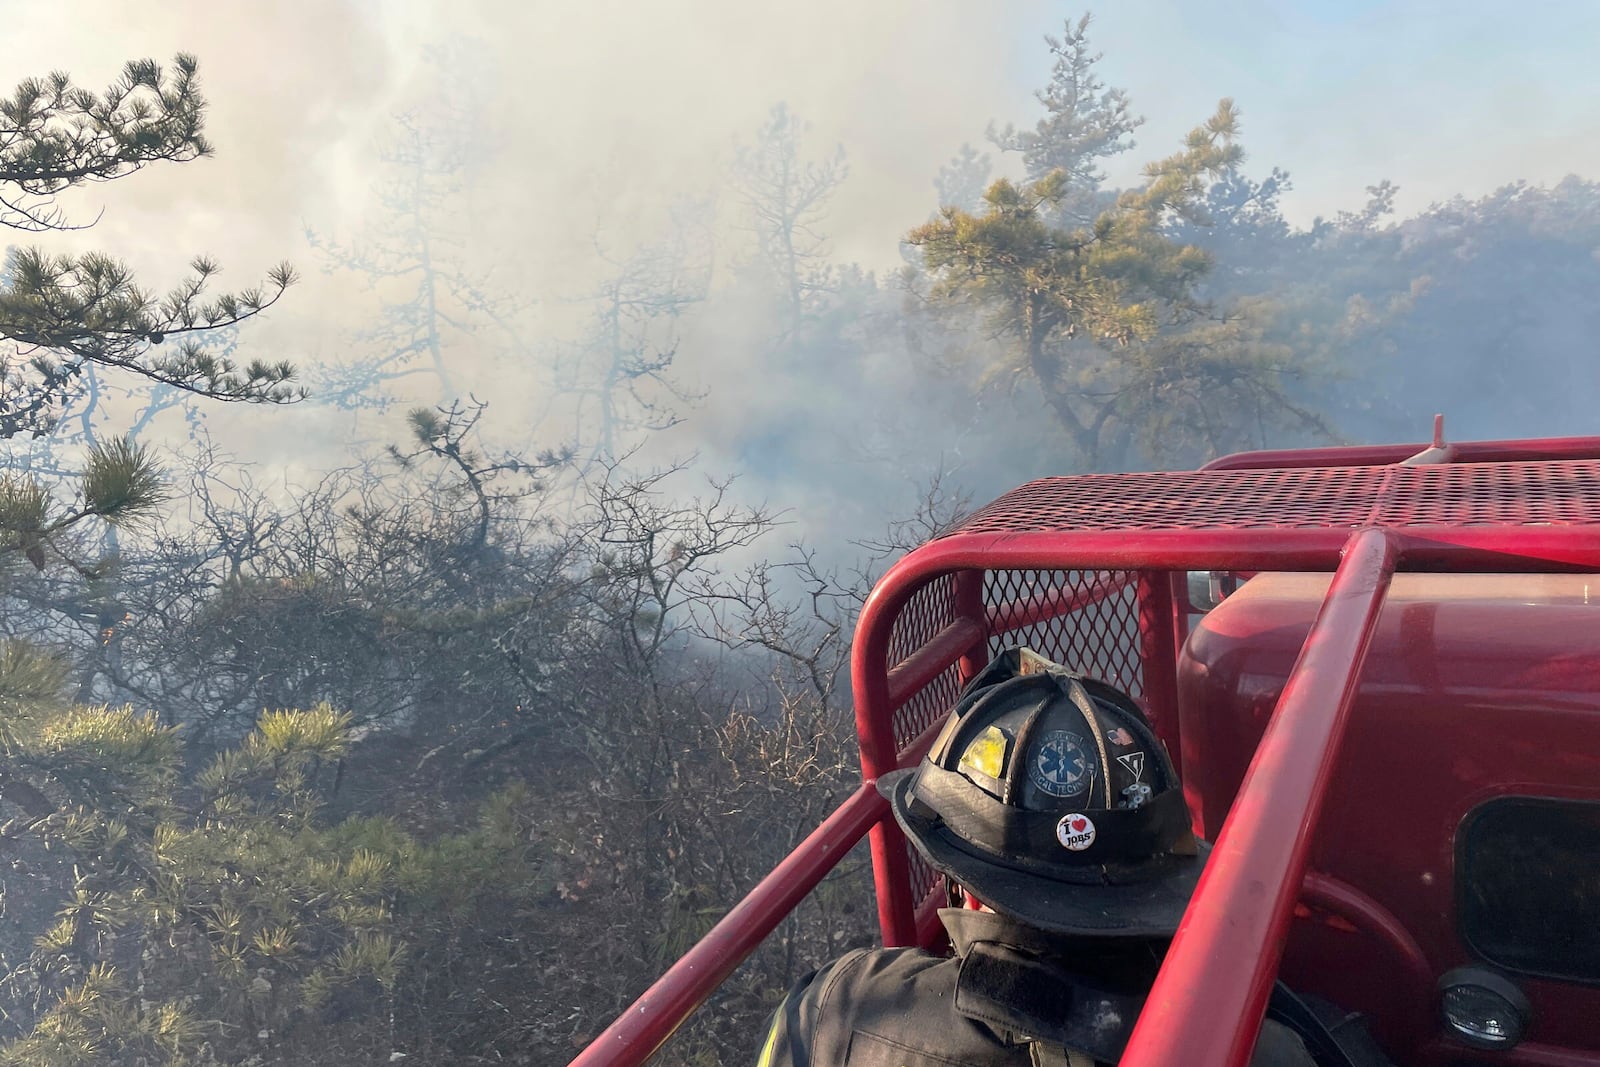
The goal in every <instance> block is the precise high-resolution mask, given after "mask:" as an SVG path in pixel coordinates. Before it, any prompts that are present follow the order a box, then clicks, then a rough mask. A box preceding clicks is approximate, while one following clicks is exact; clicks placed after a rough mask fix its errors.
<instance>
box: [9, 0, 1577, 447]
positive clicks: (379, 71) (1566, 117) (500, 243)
mask: <svg viewBox="0 0 1600 1067" xmlns="http://www.w3.org/2000/svg"><path fill="white" fill-rule="evenodd" d="M1081 10H1082V9H1081V8H1079V7H1077V6H1075V5H1073V6H1066V5H1061V4H1056V3H1045V2H1041V0H1006V2H998V3H982V4H980V3H977V2H975V0H968V2H957V0H871V2H868V3H862V2H861V0H811V2H809V3H806V4H798V5H796V4H775V3H751V2H750V0H674V2H669V0H653V2H646V0H626V2H624V0H559V2H555V0H521V2H516V3H512V2H509V0H448V2H446V0H389V2H379V0H361V2H358V0H274V2H271V3H258V4H244V3H238V2H234V0H224V2H222V3H217V2H215V0H207V2H200V0H160V2H158V3H154V4H141V5H130V4H128V3H126V2H125V0H56V2H53V3H41V2H37V0H0V26H4V28H5V32H4V33H3V35H0V83H15V81H17V80H19V79H20V78H22V77H24V76H26V75H29V74H40V73H45V72H47V71H49V70H51V69H56V68H60V69H67V70H70V71H71V72H72V73H73V74H74V75H76V76H77V77H79V78H80V79H81V80H82V81H83V82H85V83H86V84H89V85H91V86H98V85H101V84H103V83H105V82H107V81H109V80H110V79H111V78H112V77H113V76H114V75H115V74H116V72H117V70H118V68H119V66H120V63H121V61H122V60H124V59H126V58H129V57H138V56H154V57H158V58H163V57H169V56H170V55H171V54H172V53H174V52H176V51H179V50H187V51H192V52H194V53H196V54H197V55H198V56H199V57H200V60H201V64H202V76H203V78H204V82H205V86H206V91H207V94H208V96H209V97H210V99H211V101H212V108H211V112H210V119H209V132H210V134H211V136H212V138H213V140H214V141H215V142H216V145H217V154H216V156H215V158H213V159H211V160H207V161H204V162H202V163H198V164H195V165H192V166H184V167H157V168H152V169H151V170H150V171H149V172H147V173H145V174H141V175H138V176H135V177H133V178H131V179H129V180H126V181H119V182H116V183H113V184H111V185H106V186H98V187H94V188H91V189H89V190H86V191H83V192H82V193H81V194H77V195H75V197H74V198H73V199H72V200H71V201H69V204H68V206H69V207H72V208H74V209H75V210H77V212H78V214H79V217H80V218H87V217H92V216H93V214H94V213H95V212H96V211H99V210H100V209H102V208H103V209H104V211H105V215H104V221H103V222H101V224H100V225H99V226H98V227H96V228H95V229H93V230H91V231H89V232H87V233H84V234H79V235H65V236H60V237H56V238H52V240H55V241H60V242H62V243H63V244H72V243H78V244H82V245H98V246H102V247H105V248H107V249H108V250H109V251H112V252H114V253H116V254H118V255H121V256H124V257H126V258H127V259H129V260H130V261H132V263H133V265H134V266H135V267H136V268H137V269H138V270H139V271H140V272H141V277H145V278H147V279H149V280H150V281H151V282H152V283H154V284H158V285H159V284H161V283H164V282H165V281H167V280H168V279H171V278H173V277H174V276H175V274H176V272H178V271H180V270H181V269H182V267H183V264H184V263H185V262H186V261H187V260H188V259H189V258H190V257H191V256H192V255H193V254H195V253H197V252H206V253H210V254H213V255H215V256H216V257H217V258H219V259H220V260H221V261H222V263H223V264H224V266H225V267H226V269H227V274H226V279H227V280H228V281H229V282H231V283H234V284H242V283H246V282H248V281H250V280H252V279H253V278H255V277H258V276H259V272H260V271H262V270H263V269H265V268H266V267H267V266H269V265H270V264H272V263H274V262H276V261H278V260H280V259H289V260H292V261H294V262H295V263H296V264H297V265H299V266H300V267H301V270H302V273H303V274H304V275H305V276H306V282H305V283H304V284H303V285H301V286H299V287H297V288H296V290H294V291H293V293H292V294H291V296H290V299H289V302H288V303H287V304H286V305H285V306H284V307H283V308H282V309H275V310H274V312H273V313H272V314H271V315H269V316H267V317H266V319H265V320H264V321H263V322H262V323H261V324H260V325H259V326H255V327H252V329H251V332H250V333H249V334H248V344H249V346H250V354H252V355H255V354H263V355H272V356H274V357H276V356H279V355H290V356H293V357H295V358H300V359H308V358H309V359H327V360H336V359H338V358H339V353H340V351H341V350H342V348H343V346H345V345H347V344H348V343H349V337H350V334H351V331H352V329H353V327H354V325H355V324H354V323H352V322H351V321H350V320H351V319H353V318H358V316H357V315H356V314H354V313H353V311H352V308H353V307H354V306H355V305H353V304H352V303H351V301H352V300H353V299H355V297H354V296H353V295H352V290H351V288H350V286H351V282H350V280H349V279H345V280H343V281H341V280H340V279H339V278H337V277H334V278H329V277H327V276H324V275H322V274H321V272H320V267H321V266H322V264H321V262H320V261H319V260H318V257H317V256H316V255H315V254H314V253H313V252H312V251H311V249H310V248H309V246H308V245H307V243H306V239H305V231H306V228H307V227H310V228H312V229H315V230H317V231H318V232H320V233H323V234H325V235H328V236H332V237H338V238H342V239H348V238H349V237H350V236H351V235H356V234H359V233H360V232H361V231H362V227H363V226H364V224H365V223H367V222H368V221H369V216H370V215H371V214H372V213H373V207H372V205H373V198H372V193H371V191H372V188H373V185H374V182H375V181H376V180H377V177H378V175H379V173H380V166H379V159H378V148H377V146H378V145H379V143H380V142H381V141H382V139H383V137H384V136H386V132H387V131H389V130H390V129H392V127H391V124H390V119H391V116H392V115H393V114H394V113H395V112H396V111H398V110H400V109H402V108H403V107H405V106H407V105H409V104H415V103H417V102H418V101H419V100H425V99H427V98H428V97H430V96H433V95H437V94H438V93H439V92H441V91H442V90H441V89H440V88H439V87H438V86H437V85H429V84H427V83H426V81H425V77H426V76H427V75H428V68H427V66H426V64H425V63H424V61H423V56H424V52H425V50H426V49H427V48H428V47H429V46H431V45H435V44H438V43H441V42H455V43H456V44H457V46H458V51H457V53H456V54H457V55H458V56H459V57H465V58H459V59H458V60H457V64H458V66H457V67H455V68H452V69H453V70H454V72H455V76H454V77H453V78H452V79H451V81H450V84H448V85H447V86H446V87H445V90H443V91H448V92H449V93H451V94H454V95H456V96H458V97H460V98H461V99H463V100H466V101H468V102H469V105H470V106H471V107H472V108H474V109H475V112H476V114H477V115H478V122H479V129H478V130H477V131H476V132H475V136H476V137H477V138H478V140H477V142H476V147H475V157H474V172H475V175H476V177H475V181H476V182H477V186H478V188H477V195H476V196H474V197H472V198H464V199H463V208H464V210H465V216H464V218H463V219H462V220H460V225H461V226H462V227H463V228H464V232H465V233H466V234H467V235H468V243H469V244H470V246H471V247H470V248H469V249H468V254H470V255H471V256H473V257H475V258H476V260H477V264H476V265H477V266H478V267H480V268H481V269H482V270H484V271H485V272H487V273H490V274H492V275H494V280H495V281H496V283H497V284H499V285H501V286H502V287H505V288H508V289H510V290H513V291H515V292H517V293H519V294H521V295H523V296H525V297H526V298H527V299H528V300H529V301H531V302H533V303H535V304H537V306H538V314H539V315H540V316H542V317H541V318H540V320H539V321H540V323H541V329H550V330H552V331H555V330H556V329H557V326H556V324H560V323H562V322H564V321H565V320H567V319H570V318H571V317H572V316H573V314H574V312H573V310H572V309H573V307H574V304H573V298H574V297H577V296H581V295H583V294H584V293H585V292H586V291H587V286H589V285H590V284H591V279H592V278H593V277H594V275H595V272H596V271H597V270H598V269H600V268H599V266H598V260H597V258H596V255H595V251H596V246H597V243H598V244H600V245H602V246H603V247H604V248H606V250H608V251H610V252H612V253H613V254H616V255H624V256H625V255H626V254H627V252H628V251H629V249H628V247H627V246H628V245H629V243H630V242H631V241H633V240H635V239H637V236H638V234H639V233H641V232H643V231H644V230H645V229H647V228H648V227H649V226H651V225H653V224H654V223H655V222H657V221H659V219H660V217H661V215H662V213H663V209H664V207H665V205H667V204H668V203H670V202H672V201H673V200H674V199H677V198H681V197H685V196H687V197H696V198H698V197H708V196H710V197H715V196H721V197H722V198H723V200H724V201H726V200H727V191H726V186H725V184H724V182H725V177H726V174H727V169H728V164H729V161H730V160H731V158H732V155H733V146H734V144H735V141H736V139H738V138H741V137H743V138H748V137H749V136H750V135H751V134H752V132H753V131H754V130H755V129H756V127H757V126H758V124H759V123H760V121H761V120H762V118H763V116H765V115H766V113H767V112H768V110H769V108H770V107H771V106H772V105H773V104H774V103H776V102H779V101H785V102H787V104H788V105H789V106H790V107H791V109H792V110H793V111H795V112H796V113H798V114H800V115H802V116H804V117H805V118H806V119H808V120H809V121H810V122H811V123H812V141H811V144H812V147H813V148H814V149H815V151H817V152H819V153H821V152H825V151H827V150H829V149H830V148H831V147H832V146H834V145H843V147H844V149H845V151H846V152H847V154H848V157H849V165H850V178H849V180H848V182H847V183H846V185H845V186H844V187H843V188H842V189H841V190H840V191H839V193H838V195H837V196H836V198H835V200H834V201H833V204H832V208H831V216H830V219H829V221H828V224H827V228H828V230H829V231H830V233H831V235H832V237H833V240H834V247H835V251H836V254H837V256H838V257H839V258H841V259H845V260H855V261H859V262H862V263H864V264H867V265H868V266H871V267H885V266H889V267H892V266H894V265H895V264H896V263H897V262H898V257H897V250H896V242H897V239H898V238H899V236H900V235H902V234H903V233H904V232H905V231H906V230H907V229H908V228H909V227H911V226H913V225H915V224H917V223H918V222H920V221H921V220H922V219H923V218H925V217H926V215H927V213H928V212H929V211H930V210H932V208H933V207H934V206H935V204H934V194H933V187H932V179H933V177H934V175H935V173H936V172H937V170H938V168H939V166H940V165H941V164H942V163H943V162H944V161H946V160H947V159H949V158H950V156H951V155H952V154H953V153H954V152H955V151H956V150H957V149H958V148H959V146H960V145H961V144H962V142H964V141H970V142H972V143H974V144H977V145H979V146H982V144H983V137H984V129H985V126H986V125H987V124H988V122H989V121H990V120H997V121H999V122H1001V123H1004V122H1007V121H1012V122H1016V123H1018V124H1019V125H1026V124H1030V123H1031V122H1033V121H1034V120H1035V118H1036V117H1037V107H1036V105H1035V103H1034V102H1033V101H1032V99H1031V93H1032V91H1033V90H1034V89H1035V88H1037V87H1038V86H1039V85H1041V84H1043V82H1044V81H1045V79H1046V78H1047V76H1048V71H1049V66H1050V59H1049V56H1048V54H1047V52H1046V50H1045V48H1044V46H1043V44H1042V42H1041V40H1040V38H1041V36H1042V35H1043V34H1045V33H1056V32H1059V30H1060V27H1061V24H1062V21H1063V19H1065V18H1066V17H1068V16H1070V15H1075V14H1077V13H1079V12H1080V11H1081ZM1092 34H1093V39H1094V41H1095V43H1096V44H1097V46H1098V47H1099V48H1100V49H1101V50H1102V51H1103V52H1104V53H1105V55H1106V58H1105V60H1104V63H1103V66H1102V70H1103V74H1104V77H1105V78H1106V80H1107V81H1108V82H1109V83H1110V84H1112V85H1116V86H1120V87H1122V88H1124V89H1126V90H1127V92H1128V93H1129V94H1130V96H1131V98H1132V100H1133V103H1134V107H1135V109H1136V110H1137V111H1138V113H1140V114H1142V115H1144V116H1146V117H1147V118H1148V122H1147V124H1146V125H1145V126H1144V127H1143V128H1142V129H1141V130H1140V131H1139V133H1138V147H1137V149H1136V150H1135V151H1134V152H1132V153H1130V154H1129V155H1128V156H1126V157H1124V159H1123V160H1122V161H1119V162H1118V164H1117V165H1116V166H1115V167H1114V168H1113V176H1114V177H1118V178H1124V179H1130V178H1132V177H1133V176H1134V175H1136V174H1137V171H1138V167H1139V166H1140V165H1141V164H1142V162H1143V161H1145V160H1146V159H1150V158H1154V157H1157V156H1162V155H1166V154H1169V153H1170V152H1172V151H1173V150H1174V149H1175V148H1176V146H1177V145H1178V143H1179V141H1180V139H1181V137H1182V135H1183V133H1184V132H1185V131H1186V130H1187V129H1189V128H1190V127H1191V126H1193V125H1194V124H1195V123H1197V122H1199V121H1201V120H1203V119H1204V118H1205V117H1206V116H1208V115H1209V114H1210V113H1211V112H1212V110H1213V109H1214V107H1215V105H1216V102H1217V100H1218V99H1219V98H1220V97H1222V96H1232V97H1233V98H1234V99H1235V100H1236V101H1237V103H1238V105H1239V107H1240V108H1241V109H1242V112H1243V134H1244V144H1245V147H1246V149H1247V151H1248V152H1249V155H1250V164H1249V168H1250V169H1251V170H1252V172H1254V173H1257V174H1263V173H1265V172H1266V171H1267V170H1268V169H1270V168H1271V167H1272V166H1281V167H1283V168H1285V169H1287V170H1288V171H1290V173H1291V174H1292V176H1293V179H1294V182H1295V189H1294V191H1293V192H1292V193H1291V194H1290V195H1289V196H1288V197H1286V198H1285V208H1286V210H1287V211H1288V213H1289V214H1290V216H1291V217H1292V218H1293V219H1295V220H1296V221H1299V222H1302V223H1304V222H1309V221H1310V220H1311V218H1312V217H1314V216H1316V215H1319V214H1331V213H1334V212H1336V211H1338V210H1340V209H1354V208H1357V207H1359V206H1360V205H1361V203H1362V202H1363V201H1364V199H1365V193H1364V192H1363V189H1364V187H1365V186H1367V185H1369V184H1372V183H1374V182H1376V181H1378V180H1380V179H1383V178H1388V179H1391V180H1393V181H1395V182H1396V183H1398V185H1399V186H1400V188H1401V195H1400V198H1399V205H1400V208H1401V210H1402V211H1404V212H1412V211H1416V210H1419V209H1421V208H1423V207H1425V206H1426V205H1427V204H1428V203H1429V202H1431V201H1434V200H1438V199H1442V198H1447V197H1449V196H1451V195H1454V194H1456V193H1466V194H1469V195H1477V194H1482V193H1484V192H1487V191H1489V190H1490V189H1492V188H1494V187H1495V186H1497V185H1499V184H1502V183H1504V182H1507V181H1511V180H1514V179H1517V178H1525V179H1529V180H1531V181H1534V182H1554V181H1556V180H1559V179H1560V178H1561V177H1562V176H1564V175H1565V174H1568V173H1571V172H1577V173H1580V174H1584V175H1587V176H1591V177H1594V176H1600V64H1596V63H1594V61H1593V57H1594V56H1595V55H1600V4H1595V3H1589V2H1584V3H1564V4H1556V3H1543V4H1541V3H1536V2H1525V3H1522V4H1519V5H1516V6H1515V7H1514V8H1507V7H1506V6H1505V5H1501V4H1489V3H1487V2H1482V0H1455V2H1452V3H1448V4H1445V3H1439V4H1431V3H1430V4H1423V3H1408V4H1380V3H1373V2H1368V0H1353V2H1346V3H1331V2H1325V0H1316V2H1304V3H1298V4H1295V3H1274V2H1269V0H1243V2H1235V3H1210V4H1200V3H1194V2H1192V0H1119V2H1118V3H1116V4H1115V5H1103V8H1102V10H1100V11H1098V12H1097V13H1096V25H1095V27H1094V29H1093V31H1092ZM463 41H465V42H466V44H465V45H461V44H460V42H463ZM597 234H598V239H597ZM737 341H738V339H737V338H734V339H732V340H728V339H724V343H725V344H727V345H728V346H729V348H728V354H727V355H718V356H717V357H716V358H717V359H728V360H731V359H733V358H735V357H736V356H737V355H738V354H739V352H738V351H737ZM708 365H710V366H711V367H712V368H713V372H715V367H716V362H715V360H712V361H711V363H710V364H708ZM230 418H235V419H238V420H240V421H241V423H242V424H244V425H246V426H259V427H260V428H261V432H262V433H263V434H267V433H273V432H275V430H276V432H281V428H282V427H283V426H284V425H287V423H285V421H284V420H283V417H282V415H281V413H275V412H244V413H237V414H234V415H230ZM297 419H298V420H299V424H301V425H305V424H307V422H308V420H311V419H312V416H310V415H301V416H297ZM324 422H325V420H324ZM319 425H320V424H319ZM327 432H328V433H329V435H330V436H329V438H328V439H329V441H330V442H331V441H332V436H331V435H332V434H333V433H334V431H333V430H332V428H329V429H328V430H327ZM299 433H300V431H298V430H297V431H296V434H299Z"/></svg>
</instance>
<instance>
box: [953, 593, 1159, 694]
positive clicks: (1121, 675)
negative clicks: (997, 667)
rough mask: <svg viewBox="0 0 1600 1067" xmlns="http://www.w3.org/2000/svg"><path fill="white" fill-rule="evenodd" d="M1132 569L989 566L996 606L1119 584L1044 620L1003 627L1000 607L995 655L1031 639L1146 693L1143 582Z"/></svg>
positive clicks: (1045, 650) (1066, 661)
mask: <svg viewBox="0 0 1600 1067" xmlns="http://www.w3.org/2000/svg"><path fill="white" fill-rule="evenodd" d="M1133 578H1134V574H1133V573H1132V572H1131V571H989V572H988V573H987V574H985V575H984V592H983V599H984V602H985V603H986V604H988V605H990V610H991V612H993V611H994V609H995V608H998V607H1001V606H1002V605H1007V604H1017V603H1022V602H1030V601H1037V600H1041V599H1048V600H1050V601H1063V600H1068V599H1070V598H1072V597H1074V596H1076V595H1078V594H1083V593H1088V592H1090V591H1091V590H1092V589H1094V588H1095V587H1097V586H1098V587H1100V588H1104V587H1105V586H1106V585H1107V584H1113V585H1120V586H1121V588H1119V589H1116V591H1115V592H1112V593H1111V594H1110V595H1109V596H1106V597H1105V598H1103V599H1100V600H1098V601H1096V602H1094V603H1091V604H1088V605H1087V606H1085V607H1083V608H1080V609H1079V610H1077V611H1072V612H1068V613H1067V614H1064V615H1057V616H1056V617H1054V618H1050V619H1045V620H1043V621H1041V622H1035V623H1030V624H1029V625H1026V626H1022V627H1020V628H1018V629H1014V630H1011V631H1010V632H999V631H1000V630H1002V629H1003V627H1004V626H1005V622H1006V615H1007V613H1006V612H1004V611H1001V612H1000V613H999V618H998V619H997V623H998V625H997V632H996V633H994V634H991V635H990V637H989V652H990V654H991V655H993V654H995V653H997V652H1000V651H1001V650H1002V649H1005V648H1009V647H1011V646H1012V645H1026V646H1028V647H1029V648H1031V649H1033V650H1034V651H1035V652H1037V653H1039V654H1040V655H1042V656H1045V657H1047V658H1049V659H1053V660H1055V661H1056V662H1057V663H1060V664H1061V665H1062V666H1064V667H1068V668H1071V669H1072V670H1076V671H1080V672H1082V673H1084V674H1087V675H1090V676H1091V677H1095V678H1100V679H1102V680H1104V681H1107V682H1110V683H1111V684H1112V685H1114V686H1116V687H1117V688H1118V689H1121V690H1122V691H1123V692H1125V693H1128V694H1129V695H1131V696H1133V697H1134V698H1135V699H1140V700H1142V699H1143V698H1144V660H1143V657H1142V656H1141V654H1140V646H1139V597H1138V586H1137V584H1136V583H1135V582H1134V581H1133Z"/></svg>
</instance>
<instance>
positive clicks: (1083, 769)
mask: <svg viewBox="0 0 1600 1067" xmlns="http://www.w3.org/2000/svg"><path fill="white" fill-rule="evenodd" d="M1094 769H1095V763H1094V757H1093V756H1091V755H1089V746H1088V742H1086V741H1085V740H1084V739H1083V738H1082V737H1079V736H1078V735H1077V734H1075V733H1071V732H1069V731H1067V730H1052V731H1051V732H1050V733H1047V734H1045V735H1044V741H1043V742H1042V743H1041V744H1040V745H1039V750H1038V751H1037V752H1036V753H1034V756H1033V760H1032V761H1031V762H1030V763H1029V764H1028V777H1029V778H1030V779H1032V780H1033V784H1034V785H1036V786H1038V787H1039V788H1040V789H1041V790H1042V791H1044V792H1046V793H1048V794H1050V795H1051V796H1053V797H1075V796H1077V795H1078V794H1079V793H1084V792H1087V791H1088V789H1089V786H1090V785H1091V784H1093V782H1094Z"/></svg>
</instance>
